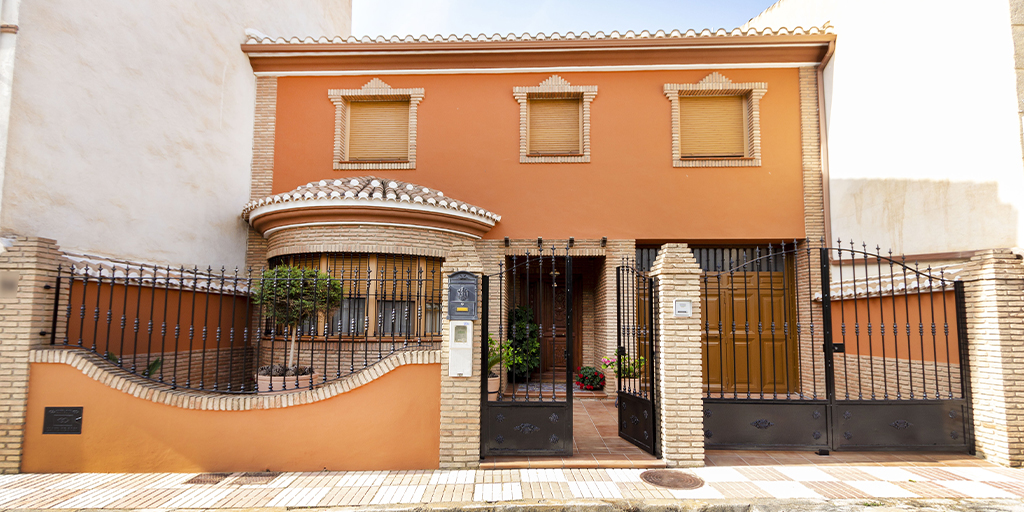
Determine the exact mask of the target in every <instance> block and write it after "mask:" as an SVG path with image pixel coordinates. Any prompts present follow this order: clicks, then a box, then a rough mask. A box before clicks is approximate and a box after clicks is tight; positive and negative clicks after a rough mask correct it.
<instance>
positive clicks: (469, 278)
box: [448, 272, 477, 320]
mask: <svg viewBox="0 0 1024 512" xmlns="http://www.w3.org/2000/svg"><path fill="white" fill-rule="evenodd" d="M476 296H477V279H476V276H475V275H473V274H471V273H469V272H456V273H454V274H452V275H451V276H449V277H448V319H449V320H476Z"/></svg>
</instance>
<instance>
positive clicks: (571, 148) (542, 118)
mask: <svg viewBox="0 0 1024 512" xmlns="http://www.w3.org/2000/svg"><path fill="white" fill-rule="evenodd" d="M529 101H530V103H529V106H530V126H529V129H530V140H529V143H530V148H529V152H530V153H532V154H573V155H577V154H580V153H582V152H583V151H582V144H581V143H580V142H581V136H580V125H581V123H580V100H579V99H575V98H574V99H558V100H541V99H530V100H529Z"/></svg>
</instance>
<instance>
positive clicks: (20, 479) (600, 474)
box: [0, 451, 1024, 510]
mask: <svg viewBox="0 0 1024 512" xmlns="http://www.w3.org/2000/svg"><path fill="white" fill-rule="evenodd" d="M767 459H774V461H773V462H772V463H771V464H765V465H759V463H761V462H764V461H766V460H767ZM595 460H597V459H595ZM782 460H785V462H781V461H782ZM713 461H717V462H713ZM752 461H753V462H757V463H758V464H751V463H750V462H752ZM707 463H708V465H707V466H706V467H703V468H693V469H686V470H680V471H689V472H692V473H693V474H695V475H696V476H698V477H700V478H701V479H703V480H704V482H705V483H704V485H703V486H702V487H700V488H698V489H695V490H691V491H679V490H672V489H666V488H662V487H655V486H652V485H649V484H647V483H645V482H644V481H642V480H641V479H640V474H641V473H642V472H643V471H644V470H643V469H639V468H607V469H606V468H571V469H564V468H557V469H556V468H524V469H494V470H461V471H441V470H435V471H429V470H428V471H366V472H353V471H341V472H339V471H323V472H316V473H282V474H280V475H270V477H269V478H268V479H267V480H266V481H265V482H264V483H260V484H251V483H249V482H251V481H252V479H251V478H246V477H245V476H244V475H243V474H242V473H232V474H230V475H229V476H227V477H226V478H224V479H223V480H220V481H218V482H217V483H214V484H188V483H186V482H188V481H190V480H192V479H193V478H194V477H196V476H197V474H195V473H191V474H186V473H177V474H168V473H154V474H20V475H0V510H9V509H69V508H76V509H86V508H88V509H162V510H167V509H176V508H202V509H226V508H236V509H237V508H252V507H343V506H375V505H385V504H419V503H467V502H479V503H483V502H536V500H541V499H545V500H560V499H562V500H581V499H595V500H598V499H599V500H607V499H633V500H637V499H644V500H678V499H697V500H716V499H744V500H746V499H751V498H761V499H792V498H796V499H813V500H831V499H853V500H864V502H865V503H867V504H869V505H870V504H875V505H878V504H880V503H878V502H877V501H878V500H888V499H900V500H903V499H917V498H957V499H959V498H984V499H993V498H995V499H1009V500H1015V503H1017V504H1018V505H1019V503H1020V500H1021V499H1024V470H1020V469H1008V468H1003V467H999V466H996V465H993V464H990V463H987V462H985V461H983V460H981V459H977V458H974V457H970V456H967V455H954V454H922V453H902V452H897V453H837V454H834V455H830V456H825V457H819V456H817V455H814V454H813V453H809V452H733V451H728V452H727V451H708V452H707ZM198 481H202V479H199V480H198ZM574 503H576V504H579V503H580V502H579V501H574Z"/></svg>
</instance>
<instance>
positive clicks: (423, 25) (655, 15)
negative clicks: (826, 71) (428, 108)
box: [352, 0, 775, 36]
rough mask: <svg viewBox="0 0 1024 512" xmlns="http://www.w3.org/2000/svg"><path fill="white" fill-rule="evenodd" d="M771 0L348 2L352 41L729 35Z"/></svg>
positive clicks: (366, 0)
mask: <svg viewBox="0 0 1024 512" xmlns="http://www.w3.org/2000/svg"><path fill="white" fill-rule="evenodd" d="M773 3H775V0H631V1H613V0H589V1H588V0H388V1H387V2H384V1H381V0H352V35H355V36H364V35H369V36H378V35H388V36H390V35H410V34H411V35H416V36H418V35H421V34H427V35H435V34H441V35H449V34H456V35H459V36H462V35H465V34H471V35H473V36H477V35H479V34H487V35H492V34H495V33H497V34H501V35H507V34H509V33H515V34H517V35H519V34H522V33H524V32H529V33H531V34H536V33H538V32H544V33H545V34H551V33H553V32H559V33H562V34H564V33H566V32H569V31H572V32H575V33H577V34H579V33H580V32H583V31H588V32H591V33H594V32H597V31H604V32H606V33H607V32H611V31H613V30H618V31H619V32H625V31H627V30H634V31H636V32H639V31H641V30H651V31H652V32H653V31H655V30H659V29H663V30H666V31H670V30H673V29H680V30H686V29H689V28H693V29H697V30H699V29H703V28H711V29H717V28H725V29H732V28H736V27H739V26H740V25H742V24H744V23H746V22H747V20H749V19H750V18H753V17H754V16H757V15H758V14H760V13H761V11H763V10H765V9H767V8H768V7H769V6H771V5H772V4H773Z"/></svg>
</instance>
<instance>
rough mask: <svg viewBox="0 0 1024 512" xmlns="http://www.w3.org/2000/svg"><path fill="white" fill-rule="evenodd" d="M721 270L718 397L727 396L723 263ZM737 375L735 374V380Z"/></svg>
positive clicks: (717, 283) (717, 280)
mask: <svg viewBox="0 0 1024 512" xmlns="http://www.w3.org/2000/svg"><path fill="white" fill-rule="evenodd" d="M717 267H718V270H719V272H718V273H716V274H715V286H716V287H717V288H718V368H719V371H718V379H719V384H720V385H719V388H718V398H725V384H726V382H725V326H724V325H723V322H722V272H721V268H722V267H721V265H717ZM735 378H736V376H735V375H733V379H734V380H735Z"/></svg>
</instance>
